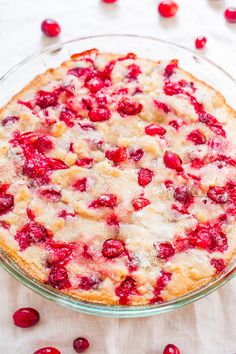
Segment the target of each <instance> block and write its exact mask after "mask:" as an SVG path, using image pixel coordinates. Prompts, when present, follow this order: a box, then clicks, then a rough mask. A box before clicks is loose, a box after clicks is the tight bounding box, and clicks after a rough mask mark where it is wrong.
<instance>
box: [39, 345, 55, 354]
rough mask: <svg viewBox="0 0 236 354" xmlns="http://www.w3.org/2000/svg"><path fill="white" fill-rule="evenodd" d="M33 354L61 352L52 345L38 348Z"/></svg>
mask: <svg viewBox="0 0 236 354" xmlns="http://www.w3.org/2000/svg"><path fill="white" fill-rule="evenodd" d="M34 354H61V352H60V351H59V350H58V349H56V348H53V347H45V348H40V349H38V350H36V352H34Z"/></svg>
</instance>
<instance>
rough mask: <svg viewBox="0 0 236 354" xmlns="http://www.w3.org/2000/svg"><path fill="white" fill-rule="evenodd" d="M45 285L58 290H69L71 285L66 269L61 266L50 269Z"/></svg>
mask: <svg viewBox="0 0 236 354" xmlns="http://www.w3.org/2000/svg"><path fill="white" fill-rule="evenodd" d="M47 284H49V285H51V286H52V287H53V288H56V289H59V290H62V289H67V288H69V287H70V286H71V284H70V281H69V277H68V273H67V269H66V268H65V267H64V266H62V265H55V266H53V267H52V268H50V273H49V276H48V281H47Z"/></svg>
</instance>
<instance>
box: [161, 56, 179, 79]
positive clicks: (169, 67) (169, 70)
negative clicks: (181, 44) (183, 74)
mask: <svg viewBox="0 0 236 354" xmlns="http://www.w3.org/2000/svg"><path fill="white" fill-rule="evenodd" d="M178 63H179V62H178V60H177V59H173V60H171V61H170V63H169V64H168V65H167V66H166V68H165V71H164V75H165V77H167V78H169V77H171V75H173V74H174V72H175V69H177V68H178Z"/></svg>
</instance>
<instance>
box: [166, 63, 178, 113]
mask: <svg viewBox="0 0 236 354" xmlns="http://www.w3.org/2000/svg"><path fill="white" fill-rule="evenodd" d="M178 64H179V61H178V60H177V59H173V60H171V61H170V63H169V64H168V65H167V66H166V68H165V72H164V74H165V77H167V78H169V77H171V75H173V74H174V72H175V69H177V68H178ZM166 113H168V112H166Z"/></svg>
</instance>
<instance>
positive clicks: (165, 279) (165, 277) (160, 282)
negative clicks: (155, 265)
mask: <svg viewBox="0 0 236 354" xmlns="http://www.w3.org/2000/svg"><path fill="white" fill-rule="evenodd" d="M171 277H172V274H171V273H169V272H166V271H164V270H161V272H160V276H159V278H158V279H157V281H156V285H155V288H154V292H153V294H154V297H153V298H152V299H151V301H150V303H151V304H153V303H157V302H162V301H163V299H162V297H161V292H162V290H164V289H165V287H166V286H167V284H168V283H169V281H170V280H171Z"/></svg>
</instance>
